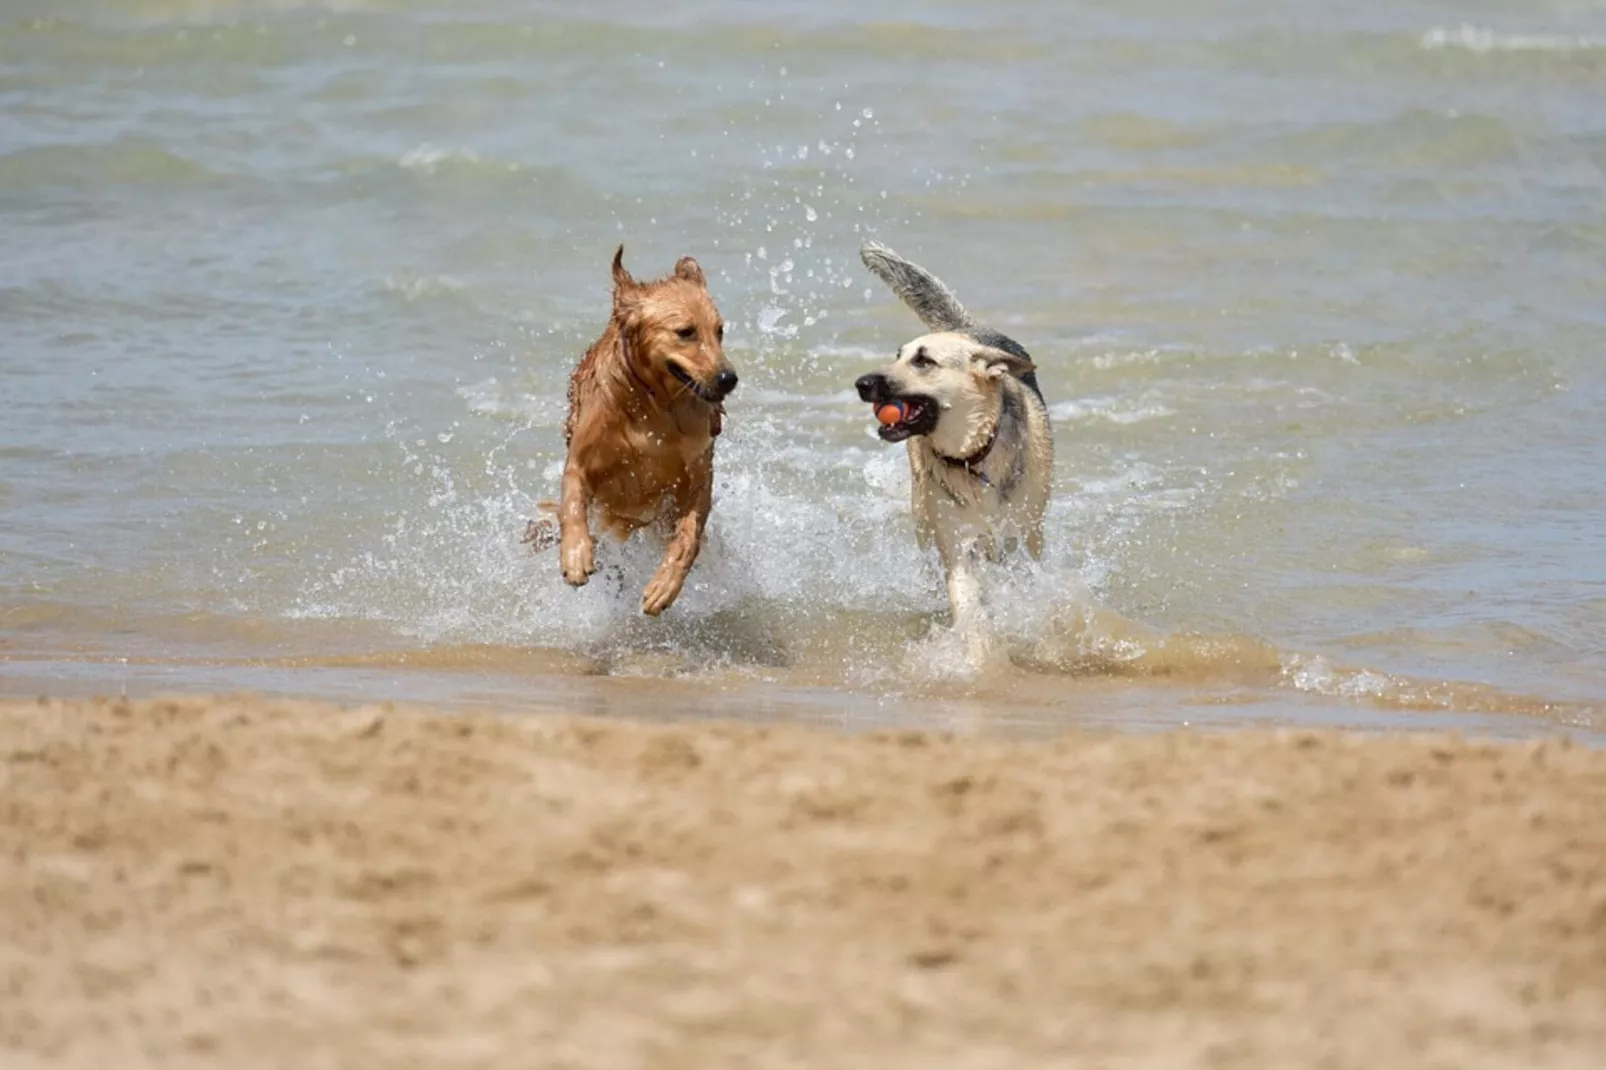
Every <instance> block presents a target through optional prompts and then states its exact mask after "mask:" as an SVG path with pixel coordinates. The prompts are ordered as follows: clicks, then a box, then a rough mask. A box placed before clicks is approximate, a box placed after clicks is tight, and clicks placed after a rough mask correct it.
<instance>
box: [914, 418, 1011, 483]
mask: <svg viewBox="0 0 1606 1070" xmlns="http://www.w3.org/2000/svg"><path fill="white" fill-rule="evenodd" d="M1002 423H1003V421H1002V420H999V421H998V422H997V423H995V424H993V430H992V433H991V434H990V435H988V436H987V441H986V442H983V443H982V444H981V449H979V450H977V451H976V452H975V453H972V454H971V455H970V456H969V457H950V456H948V455H947V454H946V453H938V452H937V451H936V450H932V451H931V452H933V453H936V454H937V458H938V460H940V461H942V463H943V464H945V465H947V466H948V467H949V468H963V469H964V470H965V471H966V472H967V473H969V474H970V475H971V476H973V477H974V478H976V479H978V480H980V481H981V484H982V486H984V487H990V486H992V485H993V482H992V480H990V479H988V478H987V477H986V475H984V474H983V473H981V472H979V471H977V466H978V465H980V464H981V463H982V462H983V461H985V460H986V459H987V455H988V454H989V453H991V452H993V445H994V444H995V443H997V441H998V428H999V425H1000V424H1002Z"/></svg>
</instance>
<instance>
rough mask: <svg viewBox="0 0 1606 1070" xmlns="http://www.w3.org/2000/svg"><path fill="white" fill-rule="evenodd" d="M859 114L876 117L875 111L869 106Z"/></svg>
mask: <svg viewBox="0 0 1606 1070" xmlns="http://www.w3.org/2000/svg"><path fill="white" fill-rule="evenodd" d="M859 114H860V115H862V116H864V117H865V118H866V119H874V118H875V112H873V111H871V110H870V109H869V108H866V109H864V110H863V111H861V112H860V113H859Z"/></svg>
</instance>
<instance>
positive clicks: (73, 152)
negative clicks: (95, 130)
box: [0, 137, 214, 188]
mask: <svg viewBox="0 0 1606 1070" xmlns="http://www.w3.org/2000/svg"><path fill="white" fill-rule="evenodd" d="M212 177H214V175H213V173H212V172H211V171H209V170H207V169H206V168H205V167H203V166H201V165H200V164H198V163H196V162H194V161H193V160H188V159H185V158H184V157H183V156H179V155H177V154H176V153H173V152H171V151H169V150H168V149H167V148H166V146H164V145H162V144H161V143H160V142H157V141H156V140H154V139H152V138H144V137H123V138H118V139H117V140H115V141H108V142H102V143H99V144H91V145H83V144H80V145H60V144H57V145H35V146H31V147H29V148H25V149H19V150H18V151H16V152H9V153H6V154H5V155H0V188H18V187H26V186H71V187H75V188H84V187H88V186H119V185H127V186H133V185H137V186H181V187H190V186H194V185H196V184H197V183H200V182H204V181H206V180H207V179H209V178H212Z"/></svg>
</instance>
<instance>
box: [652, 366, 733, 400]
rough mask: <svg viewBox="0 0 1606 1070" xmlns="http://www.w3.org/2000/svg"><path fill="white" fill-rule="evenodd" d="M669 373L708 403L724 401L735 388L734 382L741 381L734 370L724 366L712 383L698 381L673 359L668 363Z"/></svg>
mask: <svg viewBox="0 0 1606 1070" xmlns="http://www.w3.org/2000/svg"><path fill="white" fill-rule="evenodd" d="M669 373H670V374H671V375H673V376H674V377H675V378H676V379H679V380H680V381H681V382H682V383H685V384H686V386H687V387H689V388H690V389H691V392H692V393H694V394H696V395H697V396H698V397H700V398H702V399H703V400H704V401H706V402H708V403H709V404H710V405H718V404H719V403H720V402H721V401H724V400H725V399H726V398H728V397H730V394H731V391H733V390H735V389H736V384H737V383H738V382H740V381H741V380H740V378H739V377H738V376H737V374H736V373H735V372H733V371H731V370H730V369H729V368H726V369H725V370H724V371H722V372H720V373H719V374H718V375H716V376H714V381H713V382H712V383H702V382H698V381H697V380H696V379H694V378H692V375H691V373H690V372H688V371H687V370H686V369H685V368H682V367H681V366H680V365H679V364H676V363H674V362H673V361H671V362H670V364H669Z"/></svg>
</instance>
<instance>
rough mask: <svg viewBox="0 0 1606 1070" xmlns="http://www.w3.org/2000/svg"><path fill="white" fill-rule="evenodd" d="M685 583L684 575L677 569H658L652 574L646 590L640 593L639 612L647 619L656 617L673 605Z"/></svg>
mask: <svg viewBox="0 0 1606 1070" xmlns="http://www.w3.org/2000/svg"><path fill="white" fill-rule="evenodd" d="M685 582H686V577H685V575H684V574H683V573H681V572H680V571H679V570H678V569H663V568H660V569H659V570H658V571H657V572H656V573H654V574H653V577H652V581H651V582H649V583H648V584H647V589H646V590H644V591H642V592H641V611H642V612H643V613H645V614H647V616H649V617H656V616H657V615H658V614H660V613H662V612H663V611H664V610H666V609H668V608H669V607H670V606H672V605H674V604H675V599H676V598H678V597H680V588H681V587H682V585H684V584H685Z"/></svg>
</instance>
